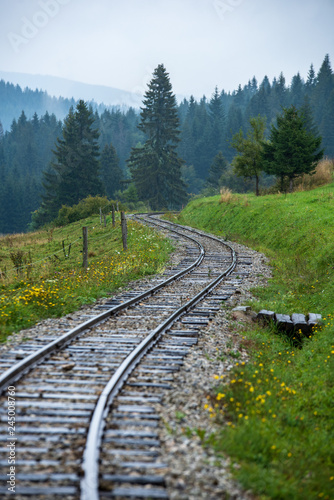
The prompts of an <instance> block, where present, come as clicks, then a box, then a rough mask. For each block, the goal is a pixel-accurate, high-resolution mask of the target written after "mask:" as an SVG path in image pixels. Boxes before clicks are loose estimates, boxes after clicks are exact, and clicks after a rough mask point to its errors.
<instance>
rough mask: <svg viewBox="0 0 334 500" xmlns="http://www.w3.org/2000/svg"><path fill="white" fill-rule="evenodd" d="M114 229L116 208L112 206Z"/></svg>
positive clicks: (113, 225)
mask: <svg viewBox="0 0 334 500" xmlns="http://www.w3.org/2000/svg"><path fill="white" fill-rule="evenodd" d="M111 213H112V227H115V207H114V205H113V206H112V212H111Z"/></svg>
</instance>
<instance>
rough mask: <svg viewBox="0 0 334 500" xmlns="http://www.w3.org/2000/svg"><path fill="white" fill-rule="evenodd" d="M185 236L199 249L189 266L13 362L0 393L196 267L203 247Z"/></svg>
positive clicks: (1, 378)
mask: <svg viewBox="0 0 334 500" xmlns="http://www.w3.org/2000/svg"><path fill="white" fill-rule="evenodd" d="M185 238H188V239H190V240H192V241H193V242H194V243H196V245H197V246H198V247H199V249H200V254H199V256H198V258H197V259H196V261H195V262H193V263H192V264H191V265H190V266H188V267H187V268H185V269H183V270H182V271H179V272H178V273H176V274H174V275H173V276H171V277H170V278H168V279H167V280H165V281H163V282H162V283H159V284H158V285H155V286H154V287H152V288H150V289H149V290H147V291H146V292H143V293H141V294H139V295H137V296H136V297H133V298H131V299H129V300H127V301H126V302H123V303H122V304H119V305H117V306H114V307H111V308H110V309H107V310H106V311H104V312H103V313H101V314H98V315H97V316H94V317H93V318H90V319H89V320H87V321H85V322H84V323H81V324H80V325H78V326H76V327H75V328H73V329H71V330H70V331H68V332H67V333H65V334H64V335H62V336H61V337H59V338H58V339H56V340H54V341H53V342H50V343H49V344H47V345H46V346H44V347H41V348H40V349H38V350H37V351H36V352H34V353H32V354H30V355H29V356H27V357H25V358H24V359H22V361H19V362H18V363H15V365H13V366H12V367H10V368H8V370H6V371H5V372H4V373H2V374H1V375H0V394H1V393H2V392H3V391H4V390H5V389H6V388H7V386H8V385H9V384H11V383H13V382H15V381H17V380H18V379H19V378H21V377H22V375H25V374H26V373H27V372H28V371H29V370H30V369H31V368H33V367H34V366H35V365H36V364H37V363H39V362H41V361H43V360H44V359H45V358H46V357H47V356H50V355H51V354H53V353H54V352H56V351H58V350H59V349H62V348H64V347H65V346H66V345H68V344H69V343H70V342H71V341H72V340H74V339H75V338H76V337H77V336H78V335H80V334H81V333H82V332H84V331H86V330H88V329H89V328H91V327H93V326H96V325H97V324H99V323H101V322H103V321H105V320H106V319H108V318H109V317H111V316H114V315H116V314H117V313H119V312H120V311H123V310H124V309H127V308H128V307H130V306H133V305H135V304H137V303H138V302H141V301H142V300H144V299H146V298H147V297H150V296H152V295H154V294H155V293H156V292H157V291H159V290H160V289H161V288H164V287H165V286H167V285H169V284H170V283H172V282H173V281H176V280H178V279H180V278H181V277H182V276H184V275H185V274H188V273H190V272H191V271H192V269H194V268H195V267H198V266H199V265H200V264H201V262H202V260H203V258H204V248H203V246H202V245H201V244H200V243H198V242H197V241H196V240H195V239H194V238H191V237H189V236H185Z"/></svg>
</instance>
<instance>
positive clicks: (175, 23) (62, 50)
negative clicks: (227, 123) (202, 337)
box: [0, 0, 334, 98]
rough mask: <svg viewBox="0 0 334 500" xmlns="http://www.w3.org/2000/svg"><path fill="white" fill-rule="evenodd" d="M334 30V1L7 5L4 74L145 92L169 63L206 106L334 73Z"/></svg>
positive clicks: (1, 26) (3, 0) (2, 6)
mask: <svg viewBox="0 0 334 500" xmlns="http://www.w3.org/2000/svg"><path fill="white" fill-rule="evenodd" d="M333 25H334V1H333V0H94V1H93V0H0V70H4V71H15V72H23V73H33V74H43V75H53V76H60V77H64V78H69V79H72V80H77V81H81V82H85V83H92V84H99V85H107V86H111V87H117V88H120V89H124V90H128V91H130V92H139V91H142V92H144V91H145V90H146V85H147V83H148V81H149V80H150V79H151V76H152V72H153V70H154V68H155V67H156V66H157V65H158V64H160V63H163V64H164V65H165V67H166V69H167V71H168V73H169V74H170V79H171V83H172V85H173V90H174V92H175V93H177V94H182V95H184V96H187V97H188V96H190V94H193V95H194V96H195V97H197V98H199V97H201V96H202V95H203V94H205V95H207V96H210V95H211V94H212V93H213V91H214V87H215V86H216V85H217V86H218V88H219V90H221V89H222V88H224V89H225V90H226V91H233V90H234V89H237V87H238V84H239V83H240V84H241V85H242V86H243V85H244V84H246V83H247V81H248V80H249V79H251V78H252V77H253V75H255V76H256V78H257V79H258V81H259V82H261V80H262V79H263V77H264V75H265V74H267V75H268V76H269V79H270V80H272V79H273V77H274V76H278V75H279V73H280V72H281V71H283V73H284V75H285V77H286V81H287V83H288V84H290V81H291V78H292V76H293V75H294V74H296V72H297V71H299V72H300V74H301V76H302V77H303V78H306V77H307V72H308V70H309V67H310V64H311V63H313V64H314V67H315V70H316V72H317V71H318V70H319V67H320V65H321V63H322V61H323V59H324V56H325V54H326V53H328V54H329V56H330V60H331V63H332V66H334V30H333Z"/></svg>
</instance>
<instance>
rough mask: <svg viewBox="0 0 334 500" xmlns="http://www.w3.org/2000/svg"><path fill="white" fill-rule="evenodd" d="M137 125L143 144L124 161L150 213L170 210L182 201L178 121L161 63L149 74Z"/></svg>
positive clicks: (173, 98) (166, 75)
mask: <svg viewBox="0 0 334 500" xmlns="http://www.w3.org/2000/svg"><path fill="white" fill-rule="evenodd" d="M143 104H144V107H143V108H141V114H140V116H141V121H140V123H139V125H138V128H139V130H141V131H142V132H143V133H144V134H145V136H146V141H145V143H144V145H143V146H142V147H136V148H133V149H132V151H131V154H130V158H129V160H128V163H129V167H130V171H131V174H132V178H133V180H134V182H135V186H136V189H137V193H138V196H139V199H140V200H143V201H146V202H148V203H149V204H150V206H151V208H152V209H154V210H157V209H161V208H168V209H174V208H179V207H181V206H182V204H183V202H184V201H185V200H186V191H185V185H184V183H183V181H182V179H181V166H182V164H183V161H182V160H181V159H180V158H179V157H178V155H177V152H176V146H177V143H178V142H179V119H178V114H177V106H176V99H175V95H174V94H173V92H172V85H171V83H170V80H169V75H168V73H167V72H166V69H165V67H164V66H163V64H160V65H159V66H158V67H157V68H156V69H155V71H154V73H153V78H152V80H151V82H150V83H149V85H148V90H147V91H146V93H145V96H144V101H143Z"/></svg>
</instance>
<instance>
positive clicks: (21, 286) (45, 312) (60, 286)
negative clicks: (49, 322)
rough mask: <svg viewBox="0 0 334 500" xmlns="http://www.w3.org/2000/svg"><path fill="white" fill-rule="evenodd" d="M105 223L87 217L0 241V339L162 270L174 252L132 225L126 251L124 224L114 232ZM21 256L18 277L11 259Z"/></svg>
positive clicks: (154, 235)
mask: <svg viewBox="0 0 334 500" xmlns="http://www.w3.org/2000/svg"><path fill="white" fill-rule="evenodd" d="M107 222H108V224H107V227H106V228H104V227H103V226H101V224H100V220H99V217H89V218H87V219H84V220H81V221H79V222H75V223H73V224H69V225H68V226H64V227H61V228H56V229H54V230H49V231H37V232H34V233H28V234H23V235H22V234H18V235H8V236H5V237H2V238H0V265H1V271H2V273H4V274H2V277H1V278H0V289H1V297H0V341H5V339H6V338H7V336H8V334H9V333H11V332H13V331H18V330H20V329H23V328H27V327H29V326H31V325H32V324H34V323H36V322H37V321H39V320H40V319H42V318H48V317H60V316H62V315H64V314H67V313H69V312H72V311H75V310H77V309H78V308H79V307H80V306H81V305H82V304H88V303H92V302H94V301H95V300H96V299H97V298H99V297H103V296H106V294H108V293H110V292H113V291H115V290H117V288H119V287H120V286H124V285H126V284H127V283H128V282H129V281H131V280H134V279H137V278H140V277H143V276H146V275H149V274H154V273H156V272H159V271H160V270H161V269H162V268H163V265H164V263H165V262H166V260H167V259H168V256H169V253H170V252H171V250H172V246H171V244H170V242H169V241H168V240H166V239H165V238H163V237H161V236H159V235H158V234H157V233H155V232H154V231H153V230H152V229H150V228H147V227H144V226H142V225H140V224H138V223H135V222H131V221H128V251H127V252H124V251H123V249H122V238H121V229H120V222H119V221H118V222H117V223H116V227H115V228H112V225H111V221H110V220H109V219H108V220H107ZM82 226H87V227H88V265H89V267H88V269H87V271H84V270H83V268H82V253H81V250H82V239H81V236H82ZM63 241H64V247H65V252H64V251H63V243H62V242H63ZM70 243H71V248H69V246H70ZM20 253H21V257H22V260H23V263H24V266H23V267H22V271H21V272H20V273H19V274H18V273H17V272H16V271H15V269H14V264H13V262H12V260H11V258H10V256H11V255H12V256H13V255H14V256H16V257H19V256H20ZM68 254H69V256H68V257H66V255H68ZM47 256H48V257H47ZM46 257H47V258H46Z"/></svg>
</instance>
